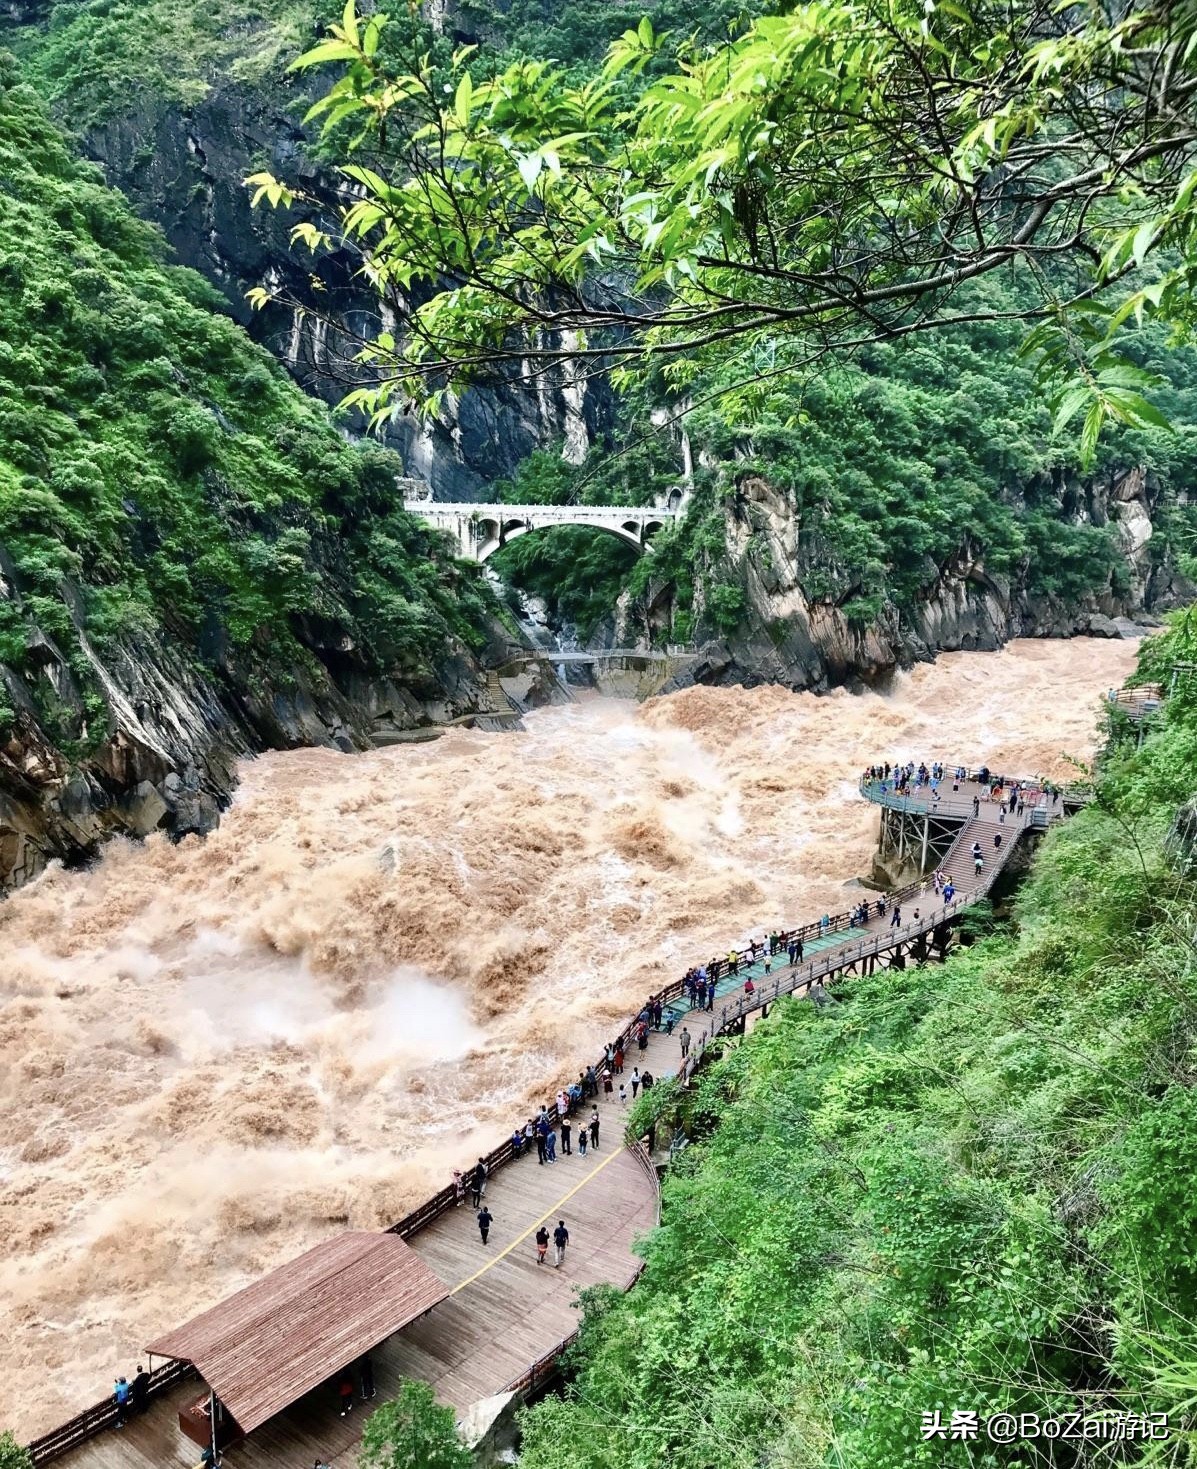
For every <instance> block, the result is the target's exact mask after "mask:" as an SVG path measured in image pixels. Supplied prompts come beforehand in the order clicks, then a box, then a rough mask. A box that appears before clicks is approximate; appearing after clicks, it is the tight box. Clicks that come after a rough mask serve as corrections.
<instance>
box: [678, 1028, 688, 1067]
mask: <svg viewBox="0 0 1197 1469" xmlns="http://www.w3.org/2000/svg"><path fill="white" fill-rule="evenodd" d="M678 1039H679V1040H680V1041H681V1043H682V1060H683V1061H684V1060H685V1059H686V1057H687V1056H688V1055H689V1054H690V1032H689V1030H688V1029H687V1028H686V1026H684V1025H683V1026H682V1033H681V1035H680V1036H679V1037H678Z"/></svg>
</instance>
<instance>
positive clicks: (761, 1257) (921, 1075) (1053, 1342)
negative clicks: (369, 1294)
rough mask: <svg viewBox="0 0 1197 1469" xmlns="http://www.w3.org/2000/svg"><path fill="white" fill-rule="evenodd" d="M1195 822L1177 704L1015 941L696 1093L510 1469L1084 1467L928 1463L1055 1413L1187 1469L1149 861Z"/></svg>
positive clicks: (1189, 925)
mask: <svg viewBox="0 0 1197 1469" xmlns="http://www.w3.org/2000/svg"><path fill="white" fill-rule="evenodd" d="M1172 650H1173V652H1174V653H1175V652H1179V653H1181V654H1182V655H1184V656H1188V657H1192V656H1193V654H1194V652H1197V637H1194V634H1193V632H1192V631H1189V630H1186V629H1182V630H1180V631H1178V632H1175V633H1174V634H1172ZM1160 653H1161V650H1160V649H1158V648H1157V649H1153V652H1152V656H1153V657H1156V658H1158V657H1159V656H1160ZM1194 791H1197V689H1194V690H1193V691H1192V693H1185V692H1184V691H1183V690H1182V691H1181V692H1180V693H1179V694H1178V696H1177V698H1176V699H1175V700H1174V701H1173V702H1172V703H1171V704H1170V705H1169V707H1168V715H1167V722H1166V725H1165V726H1164V728H1163V729H1162V730H1161V731H1160V732H1159V733H1158V734H1156V735H1155V736H1153V737H1152V738H1151V739H1150V740H1149V741H1148V742H1147V744H1146V745H1145V746H1144V748H1143V749H1142V750H1141V751H1137V752H1136V751H1135V750H1134V746H1133V742H1132V743H1130V744H1129V745H1127V746H1126V747H1125V748H1124V749H1121V750H1118V751H1116V752H1115V753H1114V754H1112V755H1111V757H1110V760H1109V762H1108V768H1107V770H1106V773H1105V774H1104V776H1103V778H1102V780H1101V784H1100V787H1099V799H1098V802H1097V804H1096V805H1095V807H1094V808H1092V809H1090V810H1088V811H1086V812H1085V813H1084V814H1083V815H1081V816H1079V817H1077V818H1076V819H1075V820H1074V821H1072V822H1071V823H1070V824H1069V825H1068V826H1067V827H1066V828H1064V829H1063V830H1060V831H1058V832H1056V833H1055V834H1053V835H1052V837H1051V838H1050V839H1049V840H1048V841H1047V842H1046V844H1045V846H1044V847H1043V849H1042V851H1041V854H1040V856H1039V858H1038V860H1037V861H1036V864H1035V868H1034V872H1033V875H1032V877H1031V879H1030V881H1029V883H1028V884H1027V886H1026V887H1025V889H1024V890H1023V892H1022V894H1021V896H1020V898H1019V901H1018V905H1017V912H1016V920H1015V922H1014V924H1013V925H1012V926H1011V927H1010V928H1009V930H1008V931H1002V932H998V933H994V934H993V935H991V936H990V937H988V938H987V939H985V940H983V941H982V942H980V943H978V944H977V945H976V946H974V947H972V948H971V949H969V950H967V951H964V952H961V953H959V954H957V955H956V956H955V957H954V958H952V959H951V961H950V962H949V963H948V964H947V965H946V966H944V967H937V966H933V967H929V968H926V969H911V970H907V971H905V972H904V973H903V972H894V973H889V974H884V975H878V976H876V977H875V978H872V979H854V980H852V981H850V982H849V983H847V984H845V985H844V986H843V987H842V990H841V999H842V1003H841V1004H839V1005H837V1006H836V1007H835V1008H834V1009H833V1010H832V1011H831V1012H830V1013H826V1014H817V1013H815V1012H814V1011H813V1009H812V1007H811V1006H810V1004H809V1003H807V1002H801V1001H791V1002H785V1003H783V1004H781V1005H779V1006H778V1007H777V1008H776V1010H775V1011H774V1014H773V1016H772V1017H771V1019H770V1020H769V1021H767V1022H765V1023H763V1024H762V1025H761V1026H760V1027H759V1028H758V1029H757V1031H756V1032H754V1034H753V1036H752V1038H751V1040H750V1041H748V1042H747V1043H745V1044H743V1045H740V1046H739V1047H737V1048H735V1049H731V1050H729V1051H728V1052H727V1054H726V1056H725V1058H724V1059H723V1060H721V1061H720V1062H718V1063H717V1064H716V1065H714V1066H713V1067H711V1068H710V1069H709V1070H708V1071H706V1072H705V1074H704V1075H703V1077H702V1080H701V1083H700V1085H699V1087H698V1090H697V1094H696V1095H692V1096H691V1097H690V1098H689V1099H687V1100H686V1102H685V1107H686V1110H687V1111H688V1113H689V1119H690V1125H691V1126H692V1127H693V1128H694V1129H695V1130H696V1132H697V1134H698V1136H699V1141H698V1142H697V1144H696V1145H695V1146H693V1147H691V1148H690V1149H688V1150H687V1151H686V1152H685V1153H684V1154H682V1155H681V1158H680V1160H679V1162H678V1163H677V1164H676V1166H675V1167H674V1168H673V1169H672V1171H671V1173H670V1174H669V1176H668V1178H667V1180H666V1183H665V1189H664V1210H663V1223H662V1225H661V1227H660V1228H659V1229H658V1230H656V1231H655V1232H653V1233H652V1234H651V1235H650V1236H649V1237H648V1238H647V1240H646V1241H645V1243H644V1245H643V1253H644V1255H645V1258H646V1260H647V1269H646V1271H645V1273H644V1275H643V1277H642V1278H641V1282H640V1284H639V1285H638V1286H637V1287H636V1289H635V1290H634V1291H633V1292H632V1293H631V1294H630V1295H628V1296H626V1297H620V1296H617V1295H615V1294H614V1293H605V1292H599V1293H597V1294H593V1293H592V1294H591V1295H590V1296H589V1297H588V1298H587V1302H586V1311H585V1318H584V1327H583V1333H582V1340H581V1343H580V1346H579V1347H578V1349H577V1350H576V1352H575V1359H574V1360H575V1368H576V1375H575V1377H574V1379H573V1381H572V1383H571V1385H570V1386H569V1388H568V1389H567V1390H566V1393H565V1396H564V1398H551V1399H548V1400H546V1401H545V1402H543V1403H541V1404H540V1405H538V1406H536V1407H534V1408H532V1409H531V1410H529V1411H528V1412H527V1413H526V1414H525V1417H524V1428H525V1440H524V1451H523V1456H522V1458H521V1461H520V1462H521V1469H650V1466H652V1469H656V1466H664V1465H669V1466H671V1469H715V1466H718V1469H740V1466H743V1469H749V1466H759V1465H762V1464H768V1465H770V1466H771V1469H791V1466H793V1469H798V1466H803V1469H806V1466H815V1465H837V1466H844V1469H898V1466H912V1465H943V1464H957V1465H961V1466H963V1465H983V1464H1005V1465H1010V1464H1028V1465H1029V1464H1040V1463H1042V1464H1046V1463H1049V1462H1050V1463H1061V1464H1063V1463H1073V1462H1085V1463H1088V1462H1093V1463H1097V1462H1107V1459H1104V1458H1101V1456H1100V1452H1099V1451H1098V1450H1097V1449H1096V1447H1093V1450H1092V1455H1091V1457H1090V1458H1088V1459H1080V1460H1074V1459H1073V1458H1071V1457H1068V1455H1069V1453H1070V1452H1071V1449H1070V1448H1069V1449H1065V1448H1061V1446H1059V1445H1057V1446H1054V1447H1051V1448H1049V1446H1048V1445H1046V1444H1043V1443H1040V1444H1039V1445H1038V1446H1034V1445H1030V1446H1024V1450H1023V1451H1022V1452H1018V1451H1015V1450H1009V1449H1000V1450H999V1449H995V1448H994V1447H993V1446H992V1445H990V1444H988V1443H986V1442H985V1441H984V1440H982V1441H978V1442H970V1441H957V1442H951V1441H948V1440H944V1439H940V1438H935V1439H931V1440H926V1441H925V1440H923V1439H922V1438H921V1421H922V1420H921V1415H922V1414H923V1413H924V1412H929V1411H934V1410H939V1411H940V1412H941V1414H942V1416H943V1421H944V1422H945V1423H946V1422H948V1421H949V1419H950V1415H951V1412H952V1410H975V1411H977V1412H978V1413H979V1414H980V1415H981V1417H982V1418H984V1417H985V1416H986V1415H988V1414H991V1413H995V1412H999V1411H1003V1412H1005V1411H1011V1412H1016V1413H1021V1412H1034V1413H1038V1414H1041V1415H1049V1414H1054V1413H1065V1412H1068V1411H1071V1410H1074V1409H1078V1408H1083V1409H1084V1410H1085V1411H1086V1412H1088V1413H1090V1414H1098V1413H1100V1412H1103V1411H1109V1412H1123V1411H1129V1412H1135V1413H1150V1412H1168V1413H1171V1415H1172V1421H1173V1434H1174V1440H1173V1442H1172V1444H1171V1447H1170V1449H1169V1450H1168V1456H1167V1457H1165V1458H1160V1459H1158V1462H1161V1463H1162V1462H1167V1463H1176V1464H1179V1463H1187V1462H1190V1459H1189V1458H1188V1457H1187V1456H1188V1454H1189V1453H1191V1451H1192V1448H1193V1446H1194V1438H1193V1432H1192V1429H1193V1419H1192V1406H1191V1404H1192V1400H1193V1392H1194V1388H1195V1386H1197V1243H1195V1241H1197V1189H1195V1188H1194V1186H1193V1179H1194V1177H1197V980H1195V976H1194V940H1193V934H1194V932H1195V931H1197V883H1195V882H1194V880H1193V877H1192V875H1191V872H1190V869H1189V867H1188V866H1187V865H1186V862H1185V860H1183V858H1184V854H1183V853H1182V852H1181V850H1180V849H1179V848H1178V847H1177V846H1176V844H1175V843H1171V844H1170V843H1169V839H1168V834H1169V831H1170V828H1171V824H1172V820H1173V814H1174V812H1175V810H1176V808H1177V805H1178V804H1179V803H1180V802H1181V801H1183V800H1184V799H1186V798H1187V797H1188V796H1189V795H1190V794H1191V793H1193V792H1194ZM1072 1447H1076V1446H1075V1445H1074V1446H1072ZM1091 1447H1092V1446H1091ZM1125 1447H1126V1448H1127V1451H1128V1454H1127V1461H1129V1462H1142V1461H1143V1459H1144V1456H1145V1454H1146V1449H1145V1446H1144V1445H1143V1444H1142V1443H1139V1444H1129V1445H1126V1446H1125ZM1057 1451H1058V1455H1059V1454H1062V1455H1063V1457H1060V1456H1057V1457H1051V1455H1052V1454H1053V1453H1057ZM1114 1461H1117V1462H1121V1460H1120V1459H1118V1458H1117V1455H1115V1460H1114Z"/></svg>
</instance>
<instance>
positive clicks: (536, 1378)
mask: <svg viewBox="0 0 1197 1469" xmlns="http://www.w3.org/2000/svg"><path fill="white" fill-rule="evenodd" d="M628 1152H629V1153H631V1154H632V1156H633V1157H634V1158H635V1159H636V1161H637V1162H638V1163H639V1164H640V1166H641V1168H642V1169H643V1170H644V1171H645V1173H646V1174H647V1175H648V1177H649V1178H650V1179H651V1181H652V1186H653V1194H654V1197H655V1198H656V1205H657V1207H656V1220H655V1222H656V1223H658V1224H659V1223H660V1220H661V1180H660V1177H659V1176H658V1174H657V1166H656V1164H655V1163H654V1162H653V1160H652V1156H651V1154H650V1153H649V1151H648V1140H647V1139H646V1138H640V1139H639V1140H638V1141H637V1142H634V1143H629V1144H628ZM643 1270H644V1261H643V1260H637V1261H636V1267H635V1269H634V1270H633V1271H632V1273H631V1275H630V1276H629V1277H628V1278H627V1280H626V1281H625V1282H624V1284H623V1289H624V1290H625V1291H629V1290H631V1288H632V1287H633V1286H634V1285H635V1284H636V1282H637V1281H638V1280H639V1279H640V1276H641V1274H642V1273H643ZM577 1339H578V1332H576V1331H571V1332H570V1334H569V1335H568V1336H567V1337H564V1338H562V1340H561V1341H559V1342H558V1343H557V1345H556V1346H555V1347H553V1348H552V1349H551V1350H550V1351H547V1352H546V1353H545V1354H544V1356H543V1357H538V1358H537V1359H536V1361H535V1362H533V1363H532V1364H531V1366H530V1367H529V1368H528V1370H527V1372H521V1373H520V1375H519V1376H518V1377H516V1378H514V1379H513V1380H512V1381H511V1382H509V1383H508V1384H507V1386H506V1387H505V1388H504V1389H503V1391H504V1392H510V1393H523V1394H528V1393H531V1392H533V1391H535V1389H536V1388H537V1387H543V1386H544V1384H545V1383H546V1382H548V1381H549V1379H550V1378H552V1377H553V1376H555V1374H556V1373H557V1372H558V1371H559V1370H560V1368H561V1358H562V1357H563V1356H564V1355H565V1353H566V1352H567V1351H568V1350H569V1348H570V1347H572V1346H573V1344H574V1342H576V1341H577Z"/></svg>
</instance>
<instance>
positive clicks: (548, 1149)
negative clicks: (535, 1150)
mask: <svg viewBox="0 0 1197 1469" xmlns="http://www.w3.org/2000/svg"><path fill="white" fill-rule="evenodd" d="M544 1159H545V1162H546V1163H555V1162H556V1161H557V1134H556V1133H555V1132H554V1131H553V1129H552V1128H551V1127H550V1128H549V1130H548V1132H546V1133H545V1136H544Z"/></svg>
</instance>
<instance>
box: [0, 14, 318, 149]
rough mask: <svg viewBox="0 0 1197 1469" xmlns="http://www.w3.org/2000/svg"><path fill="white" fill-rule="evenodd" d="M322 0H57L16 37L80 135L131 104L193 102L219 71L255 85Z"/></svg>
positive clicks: (310, 26)
mask: <svg viewBox="0 0 1197 1469" xmlns="http://www.w3.org/2000/svg"><path fill="white" fill-rule="evenodd" d="M334 13H335V11H334V7H333V6H332V5H330V4H328V3H327V0H205V3H204V4H202V5H191V4H186V3H180V0H58V3H56V4H54V5H53V6H52V8H51V14H50V18H49V22H48V25H47V26H46V28H45V30H44V31H43V30H42V29H41V28H33V27H29V28H28V29H27V30H26V32H25V33H24V35H20V34H18V35H17V37H16V40H15V48H16V50H17V52H18V54H19V55H20V56H21V58H22V60H24V61H26V63H27V65H28V68H29V70H28V76H29V80H30V81H31V82H33V83H34V84H35V85H36V86H37V88H38V90H39V91H40V92H41V93H42V95H43V96H45V97H47V98H48V100H49V101H50V102H51V104H52V105H53V106H54V107H55V108H56V109H58V110H60V111H61V112H62V113H63V114H64V118H65V120H66V121H67V122H68V123H69V125H70V126H71V127H72V128H75V129H77V130H79V131H83V130H85V129H87V128H89V127H93V126H95V125H97V124H100V123H104V122H106V121H108V120H109V119H110V118H113V117H116V116H119V115H121V114H124V113H126V112H127V111H128V109H129V107H130V104H136V105H139V106H142V107H146V106H147V104H149V105H150V106H151V107H152V106H153V105H154V104H158V103H169V104H173V105H175V106H179V107H191V106H194V105H195V104H196V103H197V102H199V101H201V100H202V99H203V98H204V97H205V96H207V94H208V93H209V92H210V91H211V89H212V85H213V80H214V78H216V77H220V78H222V79H231V80H233V81H241V82H254V81H259V80H261V79H262V78H263V77H265V76H267V75H271V74H274V75H278V76H281V74H282V72H283V71H284V69H285V68H286V66H287V65H288V64H289V62H290V61H291V60H292V58H293V57H294V56H295V54H296V52H297V51H298V50H300V49H301V48H302V47H303V46H304V45H305V44H306V43H307V42H308V41H310V40H311V38H312V35H313V33H314V30H315V29H316V27H317V26H318V25H319V24H320V23H321V22H322V21H327V20H330V19H332V17H333V15H334Z"/></svg>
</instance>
